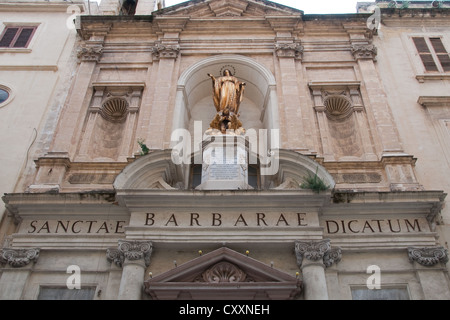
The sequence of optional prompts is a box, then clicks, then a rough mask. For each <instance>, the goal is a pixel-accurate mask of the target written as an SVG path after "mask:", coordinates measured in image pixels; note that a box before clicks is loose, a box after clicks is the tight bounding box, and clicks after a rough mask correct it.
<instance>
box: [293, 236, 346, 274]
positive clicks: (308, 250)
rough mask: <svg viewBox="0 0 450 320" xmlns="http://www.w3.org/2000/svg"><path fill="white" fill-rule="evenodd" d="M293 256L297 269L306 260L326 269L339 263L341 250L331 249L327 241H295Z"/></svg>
mask: <svg viewBox="0 0 450 320" xmlns="http://www.w3.org/2000/svg"><path fill="white" fill-rule="evenodd" d="M295 255H296V257H297V264H298V266H299V267H301V266H302V264H303V260H304V259H307V260H309V261H313V262H319V263H323V265H324V266H325V267H326V268H329V267H331V265H332V264H333V263H335V262H336V263H338V262H339V261H341V258H342V250H341V248H331V244H330V240H329V239H324V240H320V241H309V242H302V241H296V242H295Z"/></svg>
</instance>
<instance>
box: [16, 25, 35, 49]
mask: <svg viewBox="0 0 450 320" xmlns="http://www.w3.org/2000/svg"><path fill="white" fill-rule="evenodd" d="M33 31H34V28H23V29H22V32H20V35H19V37H18V38H17V40H16V42H15V43H14V48H26V47H27V45H28V42H29V41H30V39H31V35H32V34H33Z"/></svg>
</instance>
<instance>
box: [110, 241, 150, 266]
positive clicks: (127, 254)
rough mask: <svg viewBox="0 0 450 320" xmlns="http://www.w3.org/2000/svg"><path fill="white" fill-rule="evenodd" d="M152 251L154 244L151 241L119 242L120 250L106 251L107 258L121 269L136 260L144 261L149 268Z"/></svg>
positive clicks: (111, 249)
mask: <svg viewBox="0 0 450 320" xmlns="http://www.w3.org/2000/svg"><path fill="white" fill-rule="evenodd" d="M152 251H153V244H152V242H150V241H137V240H132V241H129V240H119V245H118V248H109V249H107V250H106V258H107V259H108V261H109V262H114V263H115V264H116V265H117V266H118V267H120V268H122V267H123V265H124V263H125V262H127V261H136V260H144V262H145V266H146V267H148V266H149V265H150V257H151V255H152Z"/></svg>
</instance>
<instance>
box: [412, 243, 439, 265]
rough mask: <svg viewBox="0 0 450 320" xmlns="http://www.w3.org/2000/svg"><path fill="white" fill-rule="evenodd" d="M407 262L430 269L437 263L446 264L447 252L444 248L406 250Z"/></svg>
mask: <svg viewBox="0 0 450 320" xmlns="http://www.w3.org/2000/svg"><path fill="white" fill-rule="evenodd" d="M408 256H409V261H411V262H414V261H416V262H417V263H419V264H420V265H423V266H426V267H432V266H434V265H436V264H438V263H439V262H443V263H447V262H448V252H447V249H445V248H444V247H435V248H408Z"/></svg>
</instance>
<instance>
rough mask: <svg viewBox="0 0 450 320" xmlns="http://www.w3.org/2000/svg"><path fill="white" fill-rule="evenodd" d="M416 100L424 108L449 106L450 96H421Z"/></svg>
mask: <svg viewBox="0 0 450 320" xmlns="http://www.w3.org/2000/svg"><path fill="white" fill-rule="evenodd" d="M417 102H418V103H419V104H420V105H421V106H423V107H426V108H429V107H445V106H450V96H421V97H419V100H418V101H417Z"/></svg>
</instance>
